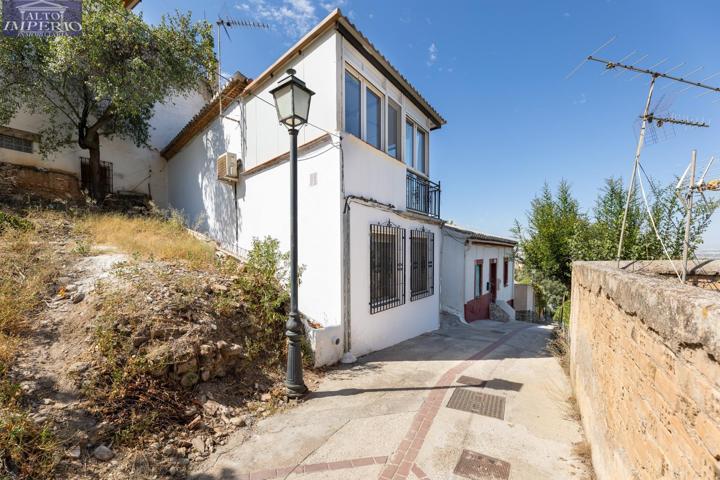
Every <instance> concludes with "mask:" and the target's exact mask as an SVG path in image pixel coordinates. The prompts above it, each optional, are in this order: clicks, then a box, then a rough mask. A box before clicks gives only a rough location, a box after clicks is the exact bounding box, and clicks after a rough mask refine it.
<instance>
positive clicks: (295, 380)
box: [285, 316, 308, 398]
mask: <svg viewBox="0 0 720 480" xmlns="http://www.w3.org/2000/svg"><path fill="white" fill-rule="evenodd" d="M290 318H291V319H290V321H289V322H288V324H291V323H293V324H294V323H295V322H297V320H296V319H294V318H293V317H292V316H291V317H290ZM293 320H295V321H293ZM298 323H299V322H298ZM293 326H294V325H293ZM296 328H297V327H296ZM300 328H302V327H300ZM294 330H295V329H293V330H290V329H288V331H287V332H285V334H286V335H287V337H288V361H287V377H286V378H285V388H287V396H288V397H290V398H298V397H301V396H303V395H304V394H305V393H307V391H308V388H307V386H305V381H304V380H303V371H302V351H301V350H302V347H301V343H302V337H303V335H302V334H301V333H297V332H296V331H294Z"/></svg>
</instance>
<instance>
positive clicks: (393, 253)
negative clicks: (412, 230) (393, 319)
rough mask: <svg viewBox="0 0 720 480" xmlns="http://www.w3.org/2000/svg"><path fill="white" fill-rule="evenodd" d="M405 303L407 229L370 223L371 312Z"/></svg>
mask: <svg viewBox="0 0 720 480" xmlns="http://www.w3.org/2000/svg"><path fill="white" fill-rule="evenodd" d="M404 303H405V229H404V228H400V227H394V226H391V225H370V313H377V312H382V311H383V310H388V309H390V308H393V307H397V306H398V305H402V304H404Z"/></svg>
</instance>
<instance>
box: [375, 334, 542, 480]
mask: <svg viewBox="0 0 720 480" xmlns="http://www.w3.org/2000/svg"><path fill="white" fill-rule="evenodd" d="M530 327H532V325H526V326H522V327H519V328H516V329H515V330H512V331H511V332H508V333H506V334H505V335H503V336H502V337H500V338H498V339H497V340H495V341H494V342H493V343H491V344H490V345H488V346H487V347H485V348H483V349H482V350H480V351H479V352H477V353H476V354H475V355H473V356H472V357H470V358H468V359H467V360H463V361H462V362H460V363H458V364H457V365H455V366H454V367H453V368H451V369H450V370H448V371H447V372H445V373H444V374H443V376H442V377H440V380H438V381H437V383H435V388H436V390H433V391H432V392H431V393H430V395H428V397H427V398H426V399H425V401H424V402H423V404H422V406H421V407H420V410H418V412H417V413H416V414H415V418H414V419H413V422H412V424H411V425H410V429H409V430H408V432H407V433H406V434H405V438H404V439H403V441H402V442H400V446H399V447H398V449H397V450H396V451H395V453H394V454H393V455H392V457H390V462H389V463H388V464H387V466H386V467H385V468H384V469H383V470H382V471H381V472H380V476H379V477H378V480H405V479H407V477H408V475H409V473H410V470H413V473H414V474H415V476H417V477H418V478H421V479H426V478H428V477H427V475H425V474H424V473H423V476H420V475H419V474H418V471H420V472H422V470H420V468H419V467H418V466H417V465H416V464H415V459H416V458H417V456H418V453H420V449H421V448H422V446H423V443H425V438H426V437H427V434H428V432H429V431H430V427H431V426H432V423H433V421H434V420H435V416H436V415H437V413H438V411H439V410H440V406H441V405H442V402H443V399H444V398H445V394H446V393H447V387H450V386H452V384H453V382H454V380H455V379H456V378H457V376H458V375H460V374H461V373H462V372H464V371H465V370H467V368H468V367H470V366H471V365H472V364H473V362H474V361H476V360H481V359H482V358H484V357H485V356H487V355H489V354H490V353H491V352H492V351H493V350H495V349H496V348H498V347H499V346H501V345H502V344H504V343H505V342H507V341H508V340H510V338H512V337H513V336H514V335H515V334H517V333H518V332H520V331H522V330H525V329H527V328H530ZM438 387H446V388H442V389H437V388H438Z"/></svg>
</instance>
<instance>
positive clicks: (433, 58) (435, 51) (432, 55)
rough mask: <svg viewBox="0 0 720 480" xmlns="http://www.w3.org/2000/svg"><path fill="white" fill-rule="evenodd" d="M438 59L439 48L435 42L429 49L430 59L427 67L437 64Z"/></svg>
mask: <svg viewBox="0 0 720 480" xmlns="http://www.w3.org/2000/svg"><path fill="white" fill-rule="evenodd" d="M437 58H438V48H437V45H435V42H432V43H431V44H430V46H429V47H428V59H427V65H428V67H430V66H432V65H433V64H435V62H436V61H437Z"/></svg>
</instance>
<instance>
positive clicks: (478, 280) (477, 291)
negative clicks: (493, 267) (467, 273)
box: [473, 259, 484, 299]
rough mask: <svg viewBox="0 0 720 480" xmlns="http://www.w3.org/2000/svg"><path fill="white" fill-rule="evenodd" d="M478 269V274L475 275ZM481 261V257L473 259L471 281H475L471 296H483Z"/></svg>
mask: <svg viewBox="0 0 720 480" xmlns="http://www.w3.org/2000/svg"><path fill="white" fill-rule="evenodd" d="M478 270H479V271H480V275H479V276H478V275H476V272H477V271H478ZM483 273H484V272H483V261H482V259H477V260H475V266H474V268H473V281H474V282H475V284H474V288H473V298H475V299H477V298H480V297H482V296H483V276H484V275H483Z"/></svg>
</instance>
